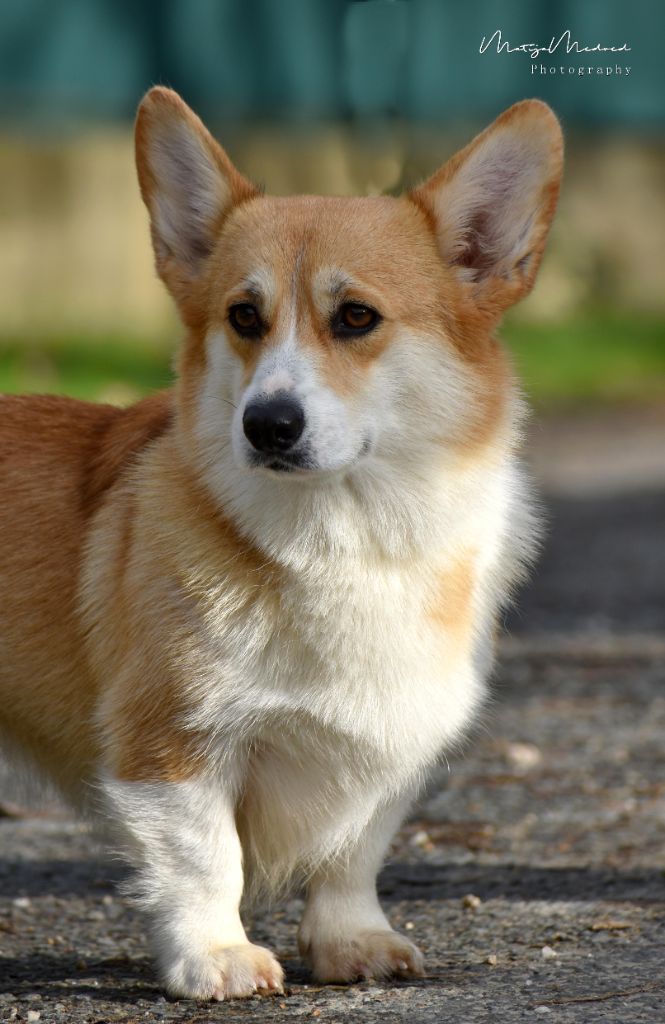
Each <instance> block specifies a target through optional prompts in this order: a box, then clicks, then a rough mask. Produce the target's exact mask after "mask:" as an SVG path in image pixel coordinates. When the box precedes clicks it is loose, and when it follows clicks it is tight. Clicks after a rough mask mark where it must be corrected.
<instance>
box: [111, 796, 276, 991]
mask: <svg viewBox="0 0 665 1024" xmlns="http://www.w3.org/2000/svg"><path fill="white" fill-rule="evenodd" d="M104 791H105V794H106V798H107V807H108V811H109V814H110V817H111V818H112V820H113V823H114V825H115V826H116V827H118V826H119V834H120V838H121V842H122V843H123V846H124V847H125V852H126V853H127V855H128V858H129V859H130V861H131V862H132V863H133V864H134V865H135V867H136V869H137V872H136V879H135V883H134V884H133V886H132V888H133V890H134V891H135V893H136V895H137V897H138V899H139V902H140V904H141V905H142V907H143V909H144V910H145V912H146V914H147V917H148V922H149V931H150V938H151V943H152V947H153V951H154V954H155V956H156V959H157V962H158V965H159V969H160V973H161V976H162V980H163V982H164V984H165V986H166V988H167V990H168V992H169V993H170V994H171V995H174V996H186V997H192V998H195V999H210V998H211V999H230V998H234V997H240V996H251V995H252V994H253V993H254V992H270V991H281V989H282V978H283V973H282V969H281V967H280V965H279V963H278V962H277V960H276V959H275V958H274V956H273V955H272V953H270V951H269V950H267V949H263V948H262V947H261V946H255V945H253V944H251V943H250V942H249V940H248V938H247V936H246V934H245V930H244V928H243V926H242V922H241V920H240V913H239V904H240V898H241V895H242V889H243V870H242V850H241V846H240V841H239V839H238V833H237V831H236V825H235V815H234V802H235V801H234V793H233V792H232V790H231V787H229V788H228V789H225V788H224V786H223V785H222V783H220V782H219V781H218V780H214V781H213V780H211V779H206V780H203V779H201V780H193V781H187V782H176V783H172V782H160V783H140V782H118V781H115V780H107V781H106V782H105V784H104Z"/></svg>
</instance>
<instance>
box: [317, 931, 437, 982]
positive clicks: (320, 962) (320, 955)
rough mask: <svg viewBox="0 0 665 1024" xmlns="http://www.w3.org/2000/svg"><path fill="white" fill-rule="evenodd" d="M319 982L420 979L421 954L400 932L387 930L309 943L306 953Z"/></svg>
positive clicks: (422, 966)
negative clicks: (396, 977)
mask: <svg viewBox="0 0 665 1024" xmlns="http://www.w3.org/2000/svg"><path fill="white" fill-rule="evenodd" d="M306 956H307V959H308V960H309V963H310V966H311V968H312V972H313V974H314V975H315V977H316V978H318V980H319V981H356V980H357V979H358V978H389V977H390V976H391V975H397V976H398V977H402V978H408V977H413V976H422V974H423V973H424V960H423V955H422V953H421V952H420V950H419V949H418V948H417V947H416V946H414V945H413V943H412V942H409V940H408V939H405V938H404V936H403V935H400V934H399V932H394V931H392V930H389V929H382V930H380V931H361V932H356V933H355V935H352V936H349V937H348V938H343V939H337V940H335V941H331V942H326V941H323V942H319V941H317V940H316V939H312V942H311V944H310V946H309V949H308V950H307V951H306Z"/></svg>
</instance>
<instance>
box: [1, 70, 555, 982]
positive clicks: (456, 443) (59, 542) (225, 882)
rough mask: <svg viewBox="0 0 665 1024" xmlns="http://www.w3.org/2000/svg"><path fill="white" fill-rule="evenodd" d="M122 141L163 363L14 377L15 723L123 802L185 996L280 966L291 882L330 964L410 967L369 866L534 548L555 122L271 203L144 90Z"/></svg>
mask: <svg viewBox="0 0 665 1024" xmlns="http://www.w3.org/2000/svg"><path fill="white" fill-rule="evenodd" d="M136 157H137V167H138V177H139V183H140V188H141V193H142V196H143V199H144V200H145V203H146V206H147V208H148V212H149V216H150V224H151V232H152V242H153V246H154V253H155V259H156V266H157V271H158V273H159V276H160V277H161V278H162V280H163V282H164V283H165V284H166V287H167V288H168V290H169V291H170V293H171V295H172V296H173V298H174V300H175V302H176V305H177V307H178V310H179V313H180V316H181V318H182V320H183V322H184V325H185V328H186V338H185V341H184V345H183V348H182V351H181V353H180V357H179V365H178V375H177V383H176V385H175V387H174V389H173V391H170V392H166V393H161V394H155V395H153V396H152V397H149V398H147V399H145V400H144V401H140V402H138V403H137V404H136V405H133V406H131V407H129V408H125V409H120V408H114V407H111V406H106V405H95V404H91V403H86V402H80V401H76V400H73V399H68V398H60V397H48V396H35V397H30V396H17V397H11V396H5V397H3V398H2V399H0V466H1V469H0V479H1V492H0V493H1V497H0V577H1V587H2V591H1V593H2V599H1V613H0V726H1V728H2V735H3V737H4V738H5V739H6V740H7V744H8V745H9V746H11V748H12V750H14V749H16V750H19V751H22V752H23V754H24V755H26V756H27V758H28V760H29V762H31V763H34V765H35V766H36V767H37V768H38V769H41V771H43V772H44V773H45V775H46V776H48V777H49V778H50V779H51V780H53V781H55V783H56V784H57V785H58V786H59V787H60V789H61V790H62V792H63V793H64V794H65V795H66V796H67V797H68V798H69V799H70V801H72V803H73V804H74V805H75V806H76V807H78V808H79V809H80V810H81V811H82V812H84V813H89V814H92V815H94V817H95V818H96V820H98V821H100V822H101V823H103V824H104V825H106V826H107V827H109V828H110V830H111V835H112V838H113V842H114V843H115V844H116V846H117V848H119V849H121V850H122V851H123V853H124V855H125V856H126V857H127V859H128V861H129V862H130V863H131V865H132V866H133V868H134V869H135V870H134V872H133V875H132V877H133V882H132V883H131V884H132V890H133V893H134V895H135V897H136V899H137V900H138V901H139V903H140V905H141V906H142V908H143V910H144V913H145V919H146V926H147V928H148V931H149V935H150V937H151V943H152V948H153V951H154V954H155V957H156V960H157V964H158V968H159V972H160V976H161V979H162V981H163V983H164V986H165V987H166V989H167V990H168V992H169V993H171V994H172V995H173V996H176V997H193V998H196V999H206V998H210V999H228V998H233V997H242V996H250V995H252V994H253V993H255V992H259V993H261V992H262V993H270V992H276V991H281V989H282V981H283V973H282V968H281V967H280V965H279V963H278V961H277V959H276V958H275V956H274V955H273V953H272V952H271V951H269V950H268V949H265V948H263V947H260V946H257V945H254V944H253V943H252V942H251V941H250V939H249V938H248V937H247V935H246V933H245V929H244V927H243V924H242V921H241V915H240V907H241V899H242V898H243V897H246V898H249V899H258V898H260V897H262V896H268V897H270V896H274V895H275V894H278V893H280V892H282V891H283V890H284V888H285V887H286V886H288V885H299V886H302V887H303V889H304V892H305V894H306V899H305V909H304V914H303V917H302V922H301V924H300V928H299V934H298V939H299V947H300V950H301V953H302V955H303V956H304V957H305V958H306V960H307V961H308V962H309V964H310V966H311V969H312V971H313V974H314V976H315V977H316V978H318V979H320V980H321V981H324V982H325V981H339V982H351V981H353V980H354V979H357V978H359V977H374V978H380V977H388V976H390V975H398V976H409V975H419V974H421V973H422V971H423V958H422V955H421V953H420V951H419V950H418V949H417V948H416V946H414V945H413V944H412V942H410V941H409V940H408V939H407V938H405V937H404V936H402V935H400V934H398V933H397V932H395V931H394V930H393V929H392V928H391V926H390V924H389V922H388V920H387V918H386V916H385V914H384V913H383V911H382V909H381V907H380V905H379V902H378V899H377V895H376V876H377V873H378V871H379V869H380V866H381V863H382V859H383V857H384V855H385V853H386V850H387V848H388V845H389V843H390V840H391V837H392V836H393V834H394V833H395V831H396V829H397V828H398V826H399V824H400V822H401V821H402V819H403V818H404V816H405V814H406V813H407V811H408V808H409V805H410V803H411V802H412V801H413V799H414V797H415V795H416V794H417V793H418V791H419V789H420V787H421V786H422V783H423V780H424V779H425V778H426V776H427V772H428V770H429V769H430V768H431V767H432V766H433V765H435V763H436V762H437V760H438V759H439V758H440V757H442V755H443V753H444V752H445V750H446V749H447V748H449V747H450V745H451V744H454V743H455V742H456V741H458V739H459V737H460V736H461V734H462V733H463V732H464V730H465V729H466V728H467V727H468V725H469V723H470V722H471V721H472V719H473V718H474V714H475V713H476V711H477V710H478V708H479V706H480V705H481V703H482V701H483V696H484V693H485V688H486V680H487V677H488V673H489V672H490V669H491V665H492V657H493V640H494V633H495V628H496V622H497V616H498V613H499V612H500V610H501V608H502V607H503V606H504V605H505V603H506V601H507V599H508V596H509V594H510V592H511V588H512V586H513V584H514V583H515V581H516V580H517V579H518V578H519V577H520V575H521V574H522V572H523V570H524V566H525V564H526V563H528V561H529V559H530V557H531V555H532V550H533V546H534V543H533V539H534V534H535V531H536V528H537V517H535V516H534V514H533V512H532V510H531V504H530V499H529V491H528V487H527V486H526V484H525V482H524V478H523V474H522V470H521V468H520V464H519V459H518V447H519V440H520V425H521V422H522V418H523V407H522V402H521V399H520V395H519V389H518V387H517V384H516V382H515V378H514V375H513V372H512V369H511V366H510V362H509V359H508V357H507V356H506V354H505V353H504V351H503V350H502V348H501V346H500V343H499V342H498V341H497V339H496V336H495V331H496V328H497V325H498V322H499V319H500V316H501V314H502V313H503V311H504V310H505V309H506V308H507V307H509V306H510V305H511V304H512V303H514V302H516V301H517V300H518V299H520V298H521V297H522V296H523V295H525V294H526V293H527V292H528V291H529V290H530V288H531V286H532V284H533V281H534V278H535V275H536V271H537V269H538V265H539V263H540V259H541V256H542V252H543V248H544V244H545V239H546V235H547V232H548V228H549V225H550V222H551V219H552V216H553V213H554V209H555V205H556V201H557V194H558V190H559V182H560V177H561V169H562V137H561V131H560V128H559V124H558V122H557V119H556V117H555V116H554V114H553V113H552V111H551V110H550V109H549V107H547V106H546V105H545V104H543V103H541V102H540V101H537V100H526V101H524V102H520V103H517V104H516V105H515V106H513V107H511V108H510V109H509V110H507V111H506V112H505V113H503V114H502V115H501V116H500V117H499V118H498V119H497V120H496V121H495V122H494V123H493V124H492V125H491V126H490V127H489V128H487V129H486V130H485V131H483V132H482V133H481V134H480V135H478V136H477V137H476V138H475V139H474V140H473V141H472V142H471V143H470V144H469V145H468V146H466V148H465V149H463V150H461V152H459V153H457V155H455V156H454V157H453V158H452V159H451V160H450V161H449V162H448V163H446V164H445V165H444V166H443V167H442V168H441V169H439V170H438V171H437V172H436V173H435V174H434V175H433V176H432V177H431V178H429V180H427V181H426V182H425V183H424V184H422V185H420V186H419V187H417V188H415V189H413V190H412V191H410V192H408V193H406V194H404V195H402V196H400V197H389V196H383V197H371V198H340V197H335V198H333V197H314V196H300V197H287V198H284V197H269V196H266V195H264V194H262V192H261V191H260V190H259V189H258V188H256V187H255V186H254V185H253V184H252V183H251V182H250V181H248V180H246V179H245V177H243V176H242V175H241V174H240V172H239V171H238V170H237V169H236V168H235V167H234V166H233V164H232V163H231V161H230V159H229V157H228V156H227V155H226V153H225V152H224V150H223V149H222V148H221V147H220V146H219V145H218V143H217V142H215V141H214V140H213V138H212V137H211V135H210V134H209V133H208V131H207V130H206V128H205V127H204V126H203V124H202V123H201V121H200V120H199V119H198V118H197V117H196V115H195V114H194V113H193V112H192V111H191V110H190V109H189V108H188V107H187V106H186V105H185V103H184V102H183V101H182V100H181V99H180V98H179V96H178V95H176V94H175V93H174V92H172V91H170V90H169V89H165V88H159V87H158V88H154V89H152V90H151V91H150V92H148V94H147V95H146V96H145V98H144V99H143V101H142V103H141V105H140V108H139V112H138V118H137V122H136Z"/></svg>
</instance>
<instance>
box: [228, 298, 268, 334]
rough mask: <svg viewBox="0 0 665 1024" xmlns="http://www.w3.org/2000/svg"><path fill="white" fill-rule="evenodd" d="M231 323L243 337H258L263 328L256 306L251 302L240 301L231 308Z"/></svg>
mask: <svg viewBox="0 0 665 1024" xmlns="http://www.w3.org/2000/svg"><path fill="white" fill-rule="evenodd" d="M229 323H230V324H231V327H233V329H234V331H237V332H238V334H241V335H242V336H243V338H256V337H258V335H259V334H260V333H261V331H262V329H263V324H262V323H261V317H260V316H259V312H258V310H257V308H256V306H252V305H251V303H249V302H238V303H236V305H235V306H231V308H230V310H229Z"/></svg>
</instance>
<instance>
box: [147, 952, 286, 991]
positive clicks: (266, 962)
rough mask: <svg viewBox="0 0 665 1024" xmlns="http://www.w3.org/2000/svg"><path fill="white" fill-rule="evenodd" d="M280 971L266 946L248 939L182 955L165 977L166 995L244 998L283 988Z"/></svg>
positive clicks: (281, 972)
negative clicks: (198, 953) (205, 952)
mask: <svg viewBox="0 0 665 1024" xmlns="http://www.w3.org/2000/svg"><path fill="white" fill-rule="evenodd" d="M283 981H284V972H283V971H282V968H281V967H280V965H279V963H278V961H277V960H276V959H275V957H274V956H273V955H272V953H271V952H270V950H269V949H264V948H263V946H254V945H252V944H251V943H249V942H246V943H242V944H241V945H237V946H226V947H221V948H219V949H215V950H212V952H211V953H210V954H209V955H207V956H205V957H196V958H194V957H192V958H188V959H185V958H182V959H180V960H178V961H176V962H175V963H173V964H172V965H171V966H170V968H169V970H168V972H167V974H166V977H165V983H166V988H167V991H168V992H169V994H170V995H172V996H176V997H181V998H189V999H218V1000H223V999H246V998H248V997H249V996H252V995H254V994H255V993H256V992H258V993H259V994H265V995H268V994H274V993H278V992H282V991H283Z"/></svg>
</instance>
